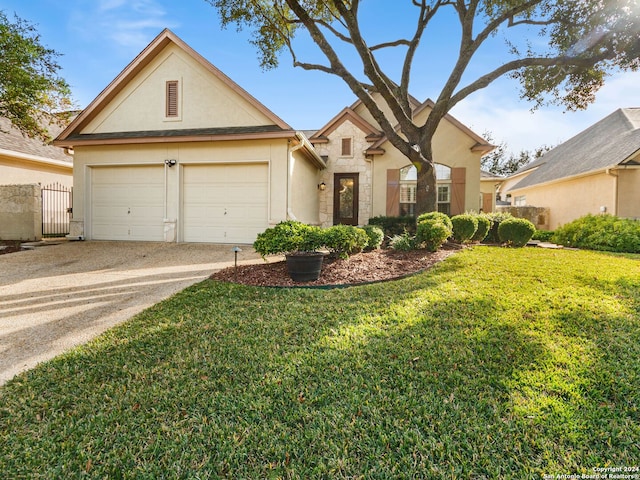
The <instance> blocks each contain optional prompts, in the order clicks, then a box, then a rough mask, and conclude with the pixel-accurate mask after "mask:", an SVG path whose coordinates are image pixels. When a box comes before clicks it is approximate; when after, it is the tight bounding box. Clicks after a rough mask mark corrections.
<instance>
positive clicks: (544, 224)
mask: <svg viewBox="0 0 640 480" xmlns="http://www.w3.org/2000/svg"><path fill="white" fill-rule="evenodd" d="M496 211H497V212H506V213H510V214H511V215H513V216H514V217H516V218H526V219H527V220H529V221H530V222H531V223H533V224H534V225H535V226H536V229H538V230H549V213H550V211H549V208H548V207H530V206H524V207H512V206H507V205H504V206H500V205H499V206H497V207H496Z"/></svg>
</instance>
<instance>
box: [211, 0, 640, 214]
mask: <svg viewBox="0 0 640 480" xmlns="http://www.w3.org/2000/svg"><path fill="white" fill-rule="evenodd" d="M206 1H207V2H209V3H210V4H211V5H213V6H214V7H216V8H217V10H218V11H219V13H220V17H221V21H222V24H223V25H229V24H232V23H233V24H236V25H237V26H238V27H239V28H241V27H244V26H247V27H249V28H251V29H252V30H253V35H254V36H253V40H252V43H253V44H254V45H255V46H256V47H257V48H258V50H259V52H260V55H261V63H262V66H263V67H264V68H274V67H276V66H277V65H278V54H279V52H280V51H281V50H283V49H284V50H287V51H288V52H289V53H290V55H291V58H292V60H293V65H294V66H296V67H300V68H303V69H305V70H316V71H321V72H325V73H327V74H331V75H335V76H337V77H339V78H341V79H342V80H343V81H344V82H345V83H346V84H347V85H348V86H349V88H350V89H351V90H352V91H353V93H354V94H355V95H356V96H357V97H358V99H359V100H360V101H361V102H362V104H363V105H364V106H365V107H366V108H367V109H368V110H369V113H370V114H371V115H372V117H373V118H374V119H375V121H376V122H377V123H378V125H379V126H380V128H381V129H382V131H383V132H384V134H385V135H386V137H387V139H388V140H389V142H390V143H391V144H392V145H393V146H394V147H395V148H397V149H398V150H399V151H400V153H402V154H403V155H404V156H406V157H407V159H408V160H409V161H410V162H411V163H412V164H413V165H415V167H416V169H417V171H418V180H417V193H416V212H417V213H423V212H430V211H435V210H436V207H437V203H436V200H437V198H436V196H437V190H436V176H435V168H434V158H433V150H432V140H433V137H434V135H435V132H436V129H437V128H438V125H439V124H440V122H441V120H442V119H443V118H444V117H445V115H446V114H447V113H448V112H449V111H450V110H451V109H452V108H453V107H454V106H455V105H457V104H458V103H460V102H461V101H462V100H464V99H465V98H467V97H468V96H469V95H471V94H473V93H474V92H477V91H478V90H480V89H482V88H485V87H486V86H487V85H489V84H491V83H492V82H493V81H495V80H496V79H498V78H500V77H503V76H505V75H507V76H511V77H512V78H514V79H516V80H518V81H519V82H520V84H521V85H522V96H523V97H524V98H526V99H528V100H531V101H533V102H535V105H536V106H539V105H542V104H543V103H544V102H545V101H546V100H548V99H550V100H551V101H554V102H556V103H560V104H563V105H565V106H566V107H567V108H570V109H576V108H585V107H586V106H587V105H588V104H589V103H590V102H592V101H593V99H594V94H595V92H596V91H597V90H598V89H599V88H600V87H601V86H602V85H603V83H604V77H605V74H606V73H607V72H608V71H609V70H611V69H613V68H620V69H631V70H635V69H637V68H638V61H639V60H638V58H639V56H640V37H639V36H638V31H639V30H640V8H638V4H637V0H607V1H602V0H580V1H578V0H575V1H573V0H571V1H570V0H396V1H395V2H392V3H393V7H395V6H396V5H397V6H398V8H402V7H405V6H409V7H412V8H413V13H414V15H413V17H412V16H411V15H409V14H407V15H404V17H403V20H404V21H405V24H404V26H403V27H402V28H403V29H404V30H403V32H401V33H400V34H399V35H400V36H401V37H400V38H393V37H392V38H389V39H388V40H387V39H385V40H383V41H374V42H373V43H370V42H369V41H368V40H367V38H366V37H367V36H366V35H365V34H364V33H363V32H365V31H369V32H375V33H376V34H380V33H381V32H384V34H387V35H388V30H381V28H380V25H379V22H380V19H379V18H378V17H377V16H375V15H369V16H368V18H373V19H374V21H375V22H376V23H375V24H374V25H373V26H370V25H367V24H365V23H366V18H367V16H366V15H365V14H363V13H362V12H361V11H362V10H365V9H368V8H373V7H371V5H372V4H370V3H368V2H367V3H364V4H362V5H364V6H363V7H362V8H361V2H360V0H322V1H320V0H304V1H303V0H273V1H270V2H266V1H264V0H206ZM387 4H388V5H391V2H388V3H387ZM393 7H391V8H393ZM450 14H453V15H450ZM451 19H454V21H457V22H458V23H457V25H456V26H455V27H453V26H452V25H451V24H450V23H446V29H447V30H446V31H447V33H446V37H442V38H439V41H438V42H430V43H427V42H422V40H423V39H424V35H425V32H427V31H428V30H430V28H429V29H428V28H427V27H433V26H434V24H437V23H438V22H439V21H440V22H441V26H442V22H450V21H451ZM301 29H303V30H306V31H307V32H308V34H309V35H310V37H311V39H312V40H313V42H314V43H315V44H316V45H317V47H318V48H319V50H320V52H321V59H320V60H318V61H305V60H303V59H301V58H300V56H299V55H298V53H299V52H297V51H296V46H295V45H294V38H295V36H296V34H297V33H298V32H299V31H300V30H301ZM394 34H395V33H391V35H394ZM497 35H504V37H505V40H506V42H505V44H506V51H505V54H506V55H507V56H508V58H507V60H505V61H504V62H503V63H501V64H498V65H497V66H496V65H488V64H487V63H486V62H478V63H479V64H480V65H478V66H480V67H484V68H486V70H484V72H483V73H480V74H478V75H477V76H475V77H474V75H475V74H473V73H472V72H471V70H472V69H470V68H469V67H470V65H471V64H472V60H474V59H475V58H476V57H478V56H479V55H478V53H479V52H480V51H481V47H482V46H483V45H484V44H485V42H487V40H488V39H491V38H494V37H495V36H497ZM516 41H518V43H522V44H524V45H526V46H525V47H524V48H520V47H519V46H518V45H517V44H516ZM520 41H522V42H520ZM445 42H447V43H451V42H453V43H454V44H455V45H457V52H458V57H457V58H456V59H455V61H454V62H453V66H452V68H451V70H450V72H449V73H448V76H447V75H446V74H445V76H446V80H445V81H444V85H443V87H442V89H441V91H440V93H439V94H437V96H436V97H435V101H434V104H433V106H432V108H431V110H430V111H429V114H428V116H427V118H426V120H424V121H421V122H419V123H418V122H416V121H415V120H414V117H413V112H412V109H411V101H410V96H409V86H410V85H409V84H410V80H411V74H412V68H413V65H414V63H415V62H420V63H423V64H428V63H429V61H430V59H431V57H433V56H435V54H434V51H436V50H439V49H441V46H442V43H445ZM389 49H399V50H398V52H399V55H397V57H396V58H397V59H398V60H400V64H401V66H400V68H399V70H398V71H391V70H390V69H383V67H382V63H381V56H383V55H384V53H385V52H388V51H389ZM352 58H356V59H357V63H356V64H354V65H353V66H348V64H347V59H349V60H350V61H351V59H352ZM500 58H502V57H500ZM475 65H476V64H475V63H474V66H475ZM485 65H488V66H485ZM438 68H441V67H438ZM374 94H378V95H379V96H380V98H381V102H382V104H379V103H378V102H377V101H376V98H374Z"/></svg>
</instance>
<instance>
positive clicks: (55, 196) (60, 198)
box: [41, 183, 73, 238]
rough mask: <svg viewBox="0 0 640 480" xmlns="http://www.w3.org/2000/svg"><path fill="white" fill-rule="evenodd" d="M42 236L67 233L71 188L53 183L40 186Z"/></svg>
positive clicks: (71, 197) (71, 198) (62, 235)
mask: <svg viewBox="0 0 640 480" xmlns="http://www.w3.org/2000/svg"><path fill="white" fill-rule="evenodd" d="M41 192H42V236H43V237H44V238H47V237H49V238H51V237H64V236H65V235H68V234H69V223H70V220H71V211H72V210H71V206H72V205H73V188H72V187H65V186H64V185H61V184H59V183H54V184H51V185H47V186H45V187H42V189H41Z"/></svg>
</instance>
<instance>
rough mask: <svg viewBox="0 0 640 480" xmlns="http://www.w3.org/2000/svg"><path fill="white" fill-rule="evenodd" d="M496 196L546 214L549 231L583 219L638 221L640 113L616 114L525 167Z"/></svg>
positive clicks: (623, 110) (624, 111)
mask: <svg viewBox="0 0 640 480" xmlns="http://www.w3.org/2000/svg"><path fill="white" fill-rule="evenodd" d="M500 190H501V192H502V193H504V194H508V195H510V198H511V204H512V205H514V206H534V207H546V208H549V213H550V218H549V227H550V228H551V229H552V230H555V229H556V228H558V227H559V226H561V225H564V224H566V223H568V222H571V221H572V220H575V219H576V218H579V217H582V216H584V215H586V214H598V213H611V214H613V215H617V216H620V217H625V218H640V108H621V109H618V110H616V111H615V112H613V113H612V114H611V115H609V116H607V117H605V118H604V119H602V120H600V121H599V122H598V123H596V124H594V125H592V126H591V127H589V128H587V129H586V130H584V131H582V132H581V133H579V134H578V135H576V136H575V137H573V138H571V139H570V140H568V141H566V142H565V143H563V144H561V145H559V146H557V147H556V148H554V149H552V150H550V151H549V152H547V153H545V154H544V155H543V156H542V157H540V158H539V159H537V160H535V161H534V162H531V163H530V164H528V165H525V166H524V167H522V168H521V169H520V170H518V171H517V172H516V173H515V174H514V175H512V176H511V177H509V178H508V179H506V180H505V182H504V183H503V185H502V186H501V187H500Z"/></svg>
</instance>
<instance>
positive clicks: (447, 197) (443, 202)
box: [438, 185, 451, 215]
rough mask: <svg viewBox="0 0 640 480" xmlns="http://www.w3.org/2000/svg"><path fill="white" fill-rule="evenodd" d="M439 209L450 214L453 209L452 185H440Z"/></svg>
mask: <svg viewBox="0 0 640 480" xmlns="http://www.w3.org/2000/svg"><path fill="white" fill-rule="evenodd" d="M438 211H439V212H442V213H446V214H447V215H449V212H450V211H451V185H438Z"/></svg>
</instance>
